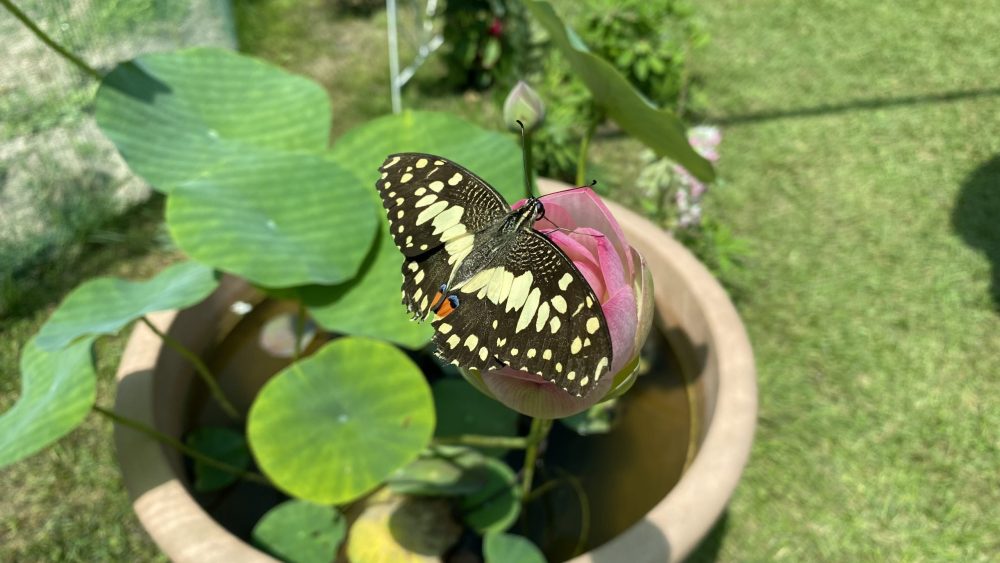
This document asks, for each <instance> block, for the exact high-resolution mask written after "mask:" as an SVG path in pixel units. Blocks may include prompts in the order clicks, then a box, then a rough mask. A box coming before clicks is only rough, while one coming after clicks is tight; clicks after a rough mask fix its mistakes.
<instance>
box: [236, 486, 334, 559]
mask: <svg viewBox="0 0 1000 563" xmlns="http://www.w3.org/2000/svg"><path fill="white" fill-rule="evenodd" d="M346 534H347V520H346V519H345V518H344V516H343V514H341V513H340V511H338V510H337V509H336V508H334V507H332V506H320V505H318V504H313V503H311V502H306V501H303V500H297V499H292V500H289V501H286V502H283V503H281V504H279V505H278V506H276V507H274V508H272V509H271V510H269V511H268V512H267V514H265V515H264V516H263V518H261V519H260V521H259V522H257V525H256V526H254V529H253V532H252V534H251V537H252V538H253V544H254V545H255V546H257V547H259V548H260V549H263V550H264V551H266V552H268V553H270V554H271V555H273V556H275V557H278V558H280V559H281V560H282V561H287V562H288V563H329V562H330V561H333V560H334V559H335V558H336V555H337V550H338V549H340V544H341V543H342V542H343V541H344V537H345V535H346Z"/></svg>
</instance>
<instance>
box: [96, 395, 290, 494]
mask: <svg viewBox="0 0 1000 563" xmlns="http://www.w3.org/2000/svg"><path fill="white" fill-rule="evenodd" d="M91 408H92V409H93V410H94V412H96V413H98V414H100V415H101V416H103V417H105V418H107V419H109V420H112V421H114V422H115V423H116V424H121V425H122V426H126V427H128V428H131V429H132V430H135V431H137V432H140V433H142V434H144V435H146V436H148V437H150V438H152V439H154V440H156V441H157V442H160V443H161V444H165V445H167V446H170V447H172V448H174V449H175V450H177V451H179V452H181V453H182V454H184V455H186V456H188V457H190V458H191V459H194V460H195V461H200V462H201V463H204V464H205V465H211V466H212V467H214V468H216V469H219V470H221V471H225V472H226V473H232V474H233V475H237V476H239V477H240V478H242V479H246V480H247V481H253V482H255V483H261V484H264V485H269V484H270V482H269V481H268V480H267V478H266V477H264V476H263V475H260V474H259V473H253V472H250V471H246V470H243V469H240V468H239V467H236V466H233V465H229V464H228V463H226V462H224V461H219V460H217V459H215V458H213V457H209V456H207V455H205V454H203V453H201V452H199V451H198V450H196V449H194V448H192V447H190V446H188V445H187V444H185V443H184V442H181V441H180V440H178V439H177V438H174V437H172V436H167V435H166V434H164V433H163V432H160V431H158V430H155V429H153V428H151V427H149V426H146V425H145V424H143V423H141V422H139V421H138V420H134V419H131V418H128V417H124V416H121V415H120V414H117V413H115V412H113V411H110V410H108V409H105V408H103V407H100V406H98V405H94V406H93V407H91Z"/></svg>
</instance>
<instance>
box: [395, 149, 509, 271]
mask: <svg viewBox="0 0 1000 563" xmlns="http://www.w3.org/2000/svg"><path fill="white" fill-rule="evenodd" d="M379 171H380V172H381V173H382V175H381V178H379V180H378V181H377V182H376V186H377V187H378V191H379V195H381V196H382V205H383V206H384V207H385V209H386V214H387V216H388V218H389V227H390V232H391V233H392V238H393V240H394V241H395V242H396V246H397V247H399V249H400V250H401V251H402V252H403V254H404V255H405V256H418V255H420V254H423V253H425V252H427V251H429V250H431V249H434V248H437V247H438V246H441V245H442V244H445V243H447V242H449V241H453V240H457V239H460V238H462V237H463V236H465V235H468V234H471V233H476V232H478V231H480V230H482V229H484V228H485V227H487V226H489V225H491V224H493V223H495V222H496V221H498V220H499V219H501V218H503V217H504V216H505V215H506V214H507V213H509V212H510V208H509V207H508V206H507V203H506V202H505V201H504V199H503V196H501V195H500V194H499V193H497V191H496V190H494V189H493V188H492V187H490V186H489V184H487V183H486V182H484V181H483V180H482V179H480V178H479V177H478V176H476V175H475V174H473V173H472V172H469V171H468V170H466V169H465V168H462V167H461V166H459V165H457V164H455V163H453V162H450V161H448V160H446V159H444V158H441V157H439V156H434V155H430V154H421V153H400V154H394V155H390V156H389V157H388V158H386V160H385V162H384V163H382V167H381V168H379Z"/></svg>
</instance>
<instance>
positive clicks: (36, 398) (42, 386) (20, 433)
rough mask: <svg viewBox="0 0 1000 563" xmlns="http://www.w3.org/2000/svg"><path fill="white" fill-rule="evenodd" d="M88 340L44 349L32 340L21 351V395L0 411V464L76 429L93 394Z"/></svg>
mask: <svg viewBox="0 0 1000 563" xmlns="http://www.w3.org/2000/svg"><path fill="white" fill-rule="evenodd" d="M92 343H93V340H92V339H88V340H80V341H78V342H76V343H75V344H73V345H72V346H70V347H68V348H64V349H62V350H58V351H55V352H46V351H45V350H42V349H41V348H39V347H38V345H37V343H36V339H31V340H29V341H28V343H27V344H25V345H24V348H23V349H22V350H21V396H20V398H19V399H18V401H17V403H15V404H14V406H13V407H11V409H10V410H8V411H7V412H5V413H3V414H2V415H0V468H2V467H4V466H6V465H10V464H11V463H14V462H15V461H18V460H20V459H23V458H25V457H28V456H29V455H31V454H33V453H35V452H37V451H38V450H40V449H42V448H44V447H45V446H47V445H49V444H51V443H53V442H55V441H56V440H58V439H59V438H61V437H63V436H64V435H66V434H68V433H69V432H70V431H71V430H73V429H74V428H76V427H77V426H78V425H79V424H80V423H81V422H83V419H84V418H85V417H86V416H87V413H88V412H89V411H90V408H91V407H92V406H93V404H94V399H95V396H96V387H95V376H94V365H93V361H92V358H91V351H90V347H91V344H92Z"/></svg>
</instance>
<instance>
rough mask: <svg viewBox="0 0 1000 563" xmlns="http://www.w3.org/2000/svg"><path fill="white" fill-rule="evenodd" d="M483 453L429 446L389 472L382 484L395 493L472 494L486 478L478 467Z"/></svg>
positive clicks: (459, 448) (482, 485)
mask: <svg viewBox="0 0 1000 563" xmlns="http://www.w3.org/2000/svg"><path fill="white" fill-rule="evenodd" d="M482 463H483V456H482V455H481V454H480V453H479V452H477V451H475V450H472V449H469V448H464V447H459V446H432V447H430V448H428V449H427V451H425V452H424V453H422V454H421V455H420V457H419V458H418V459H416V460H415V461H412V462H410V463H409V464H407V465H406V466H404V467H402V468H401V469H399V470H398V471H396V472H395V473H393V474H392V475H390V476H389V478H388V479H387V480H386V484H387V485H388V486H389V489H390V490H391V491H392V492H394V493H398V494H408V495H421V496H458V495H467V494H472V493H475V492H477V491H479V490H480V489H482V488H483V487H484V486H486V484H487V482H488V481H489V480H488V479H486V478H484V477H485V474H486V473H485V472H484V471H479V470H478V469H479V466H480V465H481V464H482Z"/></svg>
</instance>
